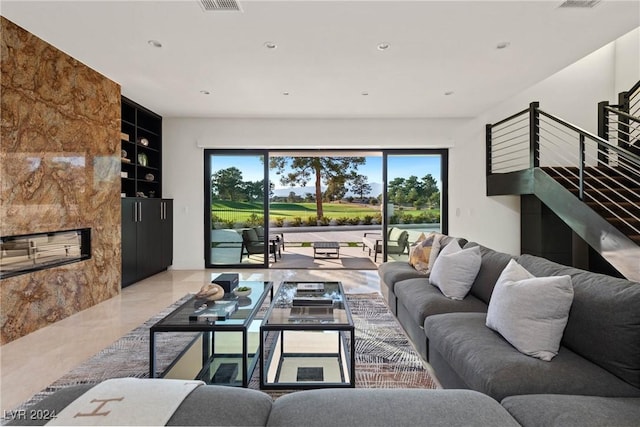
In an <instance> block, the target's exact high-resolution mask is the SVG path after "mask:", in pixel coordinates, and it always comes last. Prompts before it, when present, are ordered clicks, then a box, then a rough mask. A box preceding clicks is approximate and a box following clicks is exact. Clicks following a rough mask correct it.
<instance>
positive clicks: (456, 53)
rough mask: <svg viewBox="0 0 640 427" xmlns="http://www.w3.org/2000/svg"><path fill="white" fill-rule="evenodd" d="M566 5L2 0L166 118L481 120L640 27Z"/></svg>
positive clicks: (637, 10) (13, 14) (631, 20)
mask: <svg viewBox="0 0 640 427" xmlns="http://www.w3.org/2000/svg"><path fill="white" fill-rule="evenodd" d="M560 3H561V1H540V0H538V1H494V2H488V1H406V2H405V1H304V0H298V1H255V0H254V1H247V0H239V4H240V6H241V8H242V12H229V11H224V12H205V11H204V10H203V8H202V7H201V5H200V1H199V0H182V1H135V2H134V1H93V0H85V1H41V2H35V1H25V0H20V1H16V0H2V2H1V5H0V7H1V9H0V11H1V13H2V15H3V16H5V17H6V18H8V19H9V20H11V21H13V22H15V23H16V24H18V25H20V26H22V27H23V28H25V29H27V30H28V31H30V32H32V33H34V34H35V35H37V36H39V37H41V38H42V39H44V40H46V41H48V42H49V43H51V44H52V45H54V46H56V47H57V48H59V49H61V50H63V51H65V52H66V53H68V54H69V55H71V56H73V57H75V58H76V59H78V60H80V61H81V62H83V63H85V64H87V65H88V66H90V67H91V68H93V69H95V70H97V71H99V72H101V73H102V74H104V75H105V76H107V77H109V78H111V79H112V80H114V81H116V82H118V83H119V84H120V85H121V86H122V93H123V95H125V96H127V97H129V98H131V99H133V100H134V101H136V102H138V103H140V104H142V105H144V106H146V107H148V108H150V109H152V110H154V111H156V112H157V113H159V114H161V115H163V116H165V117H295V118H297V117H300V118H315V117H334V118H335V117H337V118H353V117H368V118H400V117H401V118H407V117H410V118H419V117H420V118H422V117H472V116H475V115H477V114H478V113H480V112H482V111H483V110H485V109H487V108H488V107H490V106H492V105H494V104H496V103H498V102H500V101H502V100H504V99H506V98H508V97H510V96H512V95H513V94H516V93H518V92H520V91H522V90H523V89H525V88H527V87H529V86H531V85H533V84H534V83H537V82H539V81H541V80H543V79H544V78H546V77H548V76H550V75H552V74H553V73H555V72H557V71H558V70H560V69H562V68H564V67H566V66H567V65H569V64H571V63H573V62H575V61H576V60H578V59H580V58H582V57H584V56H586V55H588V54H589V53H591V52H593V51H595V50H597V49H598V48H600V47H602V46H604V45H605V44H607V43H609V42H611V41H613V40H615V39H616V38H618V37H619V36H621V35H623V34H625V33H627V32H629V31H631V30H632V29H634V28H636V27H638V26H640V2H639V1H628V2H627V1H617V0H616V1H613V0H604V1H602V2H601V3H599V4H598V5H597V6H596V7H594V8H591V9H588V8H581V9H568V8H559V7H558V6H559V5H560ZM148 40H158V41H160V42H161V43H162V47H161V48H153V47H151V46H150V45H149V44H148V43H147V42H148ZM267 41H270V42H274V43H276V44H277V46H278V47H277V48H276V49H272V50H269V49H267V48H266V47H265V46H264V44H265V42H267ZM381 42H387V43H389V44H390V47H389V49H387V50H385V51H381V50H378V49H377V46H378V44H380V43H381ZM500 42H509V43H510V45H509V47H508V48H506V49H502V50H499V49H496V45H497V44H498V43H500ZM201 90H207V91H209V92H211V93H210V95H203V94H201V93H200V91H201ZM447 91H454V94H453V95H450V96H446V95H444V93H445V92H447ZM284 92H288V93H289V95H288V96H286V95H283V93H284ZM363 92H366V93H368V95H367V96H364V95H362V93H363Z"/></svg>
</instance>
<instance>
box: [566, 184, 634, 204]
mask: <svg viewBox="0 0 640 427" xmlns="http://www.w3.org/2000/svg"><path fill="white" fill-rule="evenodd" d="M565 188H566V187H565ZM567 190H569V191H570V192H571V193H573V194H575V195H578V193H579V192H580V190H579V189H577V188H567ZM585 193H586V202H587V203H588V202H591V201H596V202H597V201H601V202H603V203H604V202H611V201H614V202H626V201H628V200H631V201H634V200H638V203H639V204H640V187H638V188H635V187H633V188H623V189H618V190H611V189H609V188H595V189H594V188H587V189H586V190H585ZM605 196H606V197H605Z"/></svg>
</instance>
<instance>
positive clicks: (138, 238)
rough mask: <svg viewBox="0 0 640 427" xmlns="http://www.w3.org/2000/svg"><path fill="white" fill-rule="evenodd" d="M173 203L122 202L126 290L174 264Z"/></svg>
mask: <svg viewBox="0 0 640 427" xmlns="http://www.w3.org/2000/svg"><path fill="white" fill-rule="evenodd" d="M172 220H173V201H172V200H168V199H149V198H130V197H127V198H123V199H122V286H123V287H125V286H128V285H130V284H132V283H135V282H137V281H139V280H142V279H144V278H145V277H149V276H152V275H154V274H156V273H159V272H161V271H163V270H166V269H167V268H168V267H169V266H170V265H171V263H172V261H173V224H172Z"/></svg>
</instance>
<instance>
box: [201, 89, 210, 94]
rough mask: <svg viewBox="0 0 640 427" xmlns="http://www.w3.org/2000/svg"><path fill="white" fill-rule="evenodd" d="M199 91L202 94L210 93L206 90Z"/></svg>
mask: <svg viewBox="0 0 640 427" xmlns="http://www.w3.org/2000/svg"><path fill="white" fill-rule="evenodd" d="M200 93H201V94H203V95H210V94H211V92H209V91H208V90H201V91H200Z"/></svg>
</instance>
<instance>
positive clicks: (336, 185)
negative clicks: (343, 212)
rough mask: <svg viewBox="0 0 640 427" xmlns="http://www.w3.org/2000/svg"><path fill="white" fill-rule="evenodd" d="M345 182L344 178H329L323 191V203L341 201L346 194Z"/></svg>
mask: <svg viewBox="0 0 640 427" xmlns="http://www.w3.org/2000/svg"><path fill="white" fill-rule="evenodd" d="M345 182H346V177H344V176H335V177H333V178H331V179H330V180H329V182H328V185H327V189H326V190H325V191H324V198H323V200H324V201H325V202H332V201H334V200H341V199H342V198H343V197H344V195H345V194H346V193H347V189H346V188H345V186H344V184H345Z"/></svg>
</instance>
